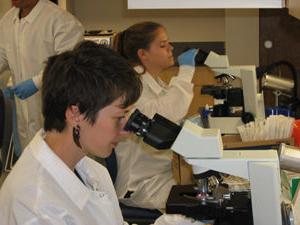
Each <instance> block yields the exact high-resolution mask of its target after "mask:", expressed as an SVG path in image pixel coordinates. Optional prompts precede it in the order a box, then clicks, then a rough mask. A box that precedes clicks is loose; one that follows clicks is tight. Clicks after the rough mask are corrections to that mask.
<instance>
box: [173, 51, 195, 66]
mask: <svg viewBox="0 0 300 225" xmlns="http://www.w3.org/2000/svg"><path fill="white" fill-rule="evenodd" d="M197 53H198V49H195V48H192V49H189V50H187V51H185V52H183V53H181V54H180V55H179V56H178V58H177V61H178V64H179V66H182V65H189V66H195V57H196V55H197Z"/></svg>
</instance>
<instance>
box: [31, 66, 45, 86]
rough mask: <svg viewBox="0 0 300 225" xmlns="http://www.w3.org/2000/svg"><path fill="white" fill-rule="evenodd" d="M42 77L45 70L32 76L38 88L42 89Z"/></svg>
mask: <svg viewBox="0 0 300 225" xmlns="http://www.w3.org/2000/svg"><path fill="white" fill-rule="evenodd" d="M42 78H43V70H42V71H41V72H40V73H39V74H38V75H36V76H34V77H33V78H32V81H33V83H34V85H35V86H36V88H37V89H39V90H40V89H41V87H42Z"/></svg>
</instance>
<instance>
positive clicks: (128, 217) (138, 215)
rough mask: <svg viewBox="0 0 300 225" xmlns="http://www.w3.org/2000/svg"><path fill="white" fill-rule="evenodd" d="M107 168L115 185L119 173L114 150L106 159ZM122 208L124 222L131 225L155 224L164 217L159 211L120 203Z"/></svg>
mask: <svg viewBox="0 0 300 225" xmlns="http://www.w3.org/2000/svg"><path fill="white" fill-rule="evenodd" d="M105 163H106V168H107V170H108V172H109V174H110V176H111V179H112V181H113V183H115V181H116V178H117V173H118V171H117V170H118V169H117V168H118V166H117V165H118V164H117V157H116V153H115V151H114V150H113V151H112V154H111V155H110V156H109V157H108V158H106V159H105ZM120 208H121V211H122V215H123V218H124V220H125V221H126V222H127V223H129V224H138V225H150V224H153V223H154V222H155V220H156V219H157V218H158V217H159V216H161V215H162V213H161V212H160V211H159V210H156V209H146V208H139V207H133V206H128V205H125V204H123V203H120Z"/></svg>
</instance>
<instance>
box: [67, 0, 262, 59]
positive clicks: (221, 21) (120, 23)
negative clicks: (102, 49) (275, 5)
mask: <svg viewBox="0 0 300 225" xmlns="http://www.w3.org/2000/svg"><path fill="white" fill-rule="evenodd" d="M71 11H72V12H73V14H74V15H75V16H76V17H77V18H78V19H79V20H80V21H81V22H82V23H83V25H84V26H85V28H86V29H108V28H110V29H113V30H115V31H120V30H123V29H124V28H126V27H128V26H129V25H131V24H133V23H136V22H139V21H145V20H153V21H156V22H159V23H162V24H163V25H165V26H166V27H167V29H168V32H169V36H170V39H171V41H174V42H207V41H222V42H226V50H227V53H228V54H229V57H230V62H231V64H258V60H259V53H258V38H259V37H258V29H259V27H258V10H222V9H214V10H208V9H195V10H127V9H126V0H111V1H105V0H85V1H82V0H73V1H72V6H71Z"/></svg>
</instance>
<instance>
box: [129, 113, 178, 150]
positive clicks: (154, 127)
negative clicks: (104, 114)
mask: <svg viewBox="0 0 300 225" xmlns="http://www.w3.org/2000/svg"><path fill="white" fill-rule="evenodd" d="M124 129H125V130H126V131H130V132H133V133H135V134H136V135H137V136H140V137H143V141H144V142H145V143H147V144H149V145H151V146H152V147H154V148H156V149H169V148H170V147H171V146H172V144H173V142H174V141H175V139H176V137H177V135H178V134H179V132H180V130H181V127H180V126H178V125H177V124H175V123H173V122H172V121H170V120H168V119H166V118H165V117H163V116H161V115H159V114H157V113H156V114H155V115H154V117H153V118H152V119H149V118H148V117H147V116H145V115H144V114H143V113H141V112H140V111H139V110H138V109H136V110H135V111H134V112H133V113H132V114H131V116H130V118H129V119H128V121H127V124H126V125H125V127H124Z"/></svg>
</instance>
